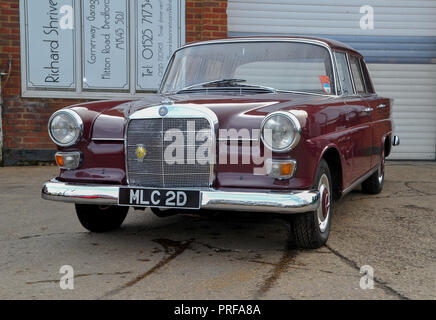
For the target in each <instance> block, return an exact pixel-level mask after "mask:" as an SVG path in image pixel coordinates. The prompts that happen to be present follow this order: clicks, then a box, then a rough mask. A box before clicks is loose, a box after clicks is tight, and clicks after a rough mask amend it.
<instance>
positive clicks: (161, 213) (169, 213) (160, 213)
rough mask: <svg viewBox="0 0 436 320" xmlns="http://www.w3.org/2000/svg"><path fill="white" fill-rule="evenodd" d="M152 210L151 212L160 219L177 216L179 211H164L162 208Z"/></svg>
mask: <svg viewBox="0 0 436 320" xmlns="http://www.w3.org/2000/svg"><path fill="white" fill-rule="evenodd" d="M150 210H151V212H153V213H154V215H155V216H156V217H159V218H167V217H171V216H175V215H177V210H174V209H166V210H162V209H160V208H150Z"/></svg>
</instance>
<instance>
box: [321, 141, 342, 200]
mask: <svg viewBox="0 0 436 320" xmlns="http://www.w3.org/2000/svg"><path fill="white" fill-rule="evenodd" d="M321 159H324V161H325V162H327V165H328V166H329V170H330V176H331V179H332V185H333V198H334V199H335V200H337V199H339V198H340V197H341V195H342V185H343V171H342V162H341V155H340V153H339V151H338V149H337V148H336V146H334V145H332V146H327V147H326V148H325V149H324V151H323V152H322V154H321V157H320V160H319V161H321ZM318 163H319V162H318Z"/></svg>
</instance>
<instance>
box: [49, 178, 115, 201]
mask: <svg viewBox="0 0 436 320" xmlns="http://www.w3.org/2000/svg"><path fill="white" fill-rule="evenodd" d="M41 197H42V198H43V199H45V200H53V201H61V202H70V203H83V204H101V205H117V204H118V197H119V187H117V186H105V185H75V184H68V183H64V182H60V181H57V180H55V179H52V180H50V181H48V182H46V183H45V184H44V185H43V187H42V191H41Z"/></svg>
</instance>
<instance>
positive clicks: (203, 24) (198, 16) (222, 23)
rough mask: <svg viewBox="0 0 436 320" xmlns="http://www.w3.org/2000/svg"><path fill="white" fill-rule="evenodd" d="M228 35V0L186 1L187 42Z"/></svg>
mask: <svg viewBox="0 0 436 320" xmlns="http://www.w3.org/2000/svg"><path fill="white" fill-rule="evenodd" d="M226 37H227V0H213V1H212V0H209V1H208V0H187V1H186V42H187V43H189V42H196V41H202V40H212V39H219V38H226Z"/></svg>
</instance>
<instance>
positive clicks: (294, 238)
mask: <svg viewBox="0 0 436 320" xmlns="http://www.w3.org/2000/svg"><path fill="white" fill-rule="evenodd" d="M321 179H322V181H323V182H321ZM326 179H327V181H328V185H327V186H326V185H325V184H324V183H325V181H326ZM320 183H321V185H322V186H324V187H321V189H322V190H320V188H319V186H320ZM313 188H314V189H318V190H320V191H321V196H320V198H321V199H320V201H321V204H320V209H319V210H321V211H319V210H317V211H312V212H306V213H301V214H296V215H291V216H290V217H289V219H288V221H289V232H290V242H291V243H290V245H291V246H293V247H297V248H303V249H317V248H320V247H322V246H323V245H324V244H325V243H326V242H327V239H328V237H329V234H330V221H331V216H332V207H331V204H332V201H333V194H332V193H333V192H332V190H333V185H332V179H331V175H330V170H329V167H328V165H327V162H325V160H324V159H322V160H321V162H320V164H319V167H318V170H317V174H316V177H315V183H314V186H313ZM324 189H327V191H326V192H327V193H325V192H324ZM325 199H328V203H327V202H325V203H324V205H323V202H324V201H327V200H325ZM323 206H324V208H325V210H323ZM319 215H321V216H322V217H321V216H320V217H318V216H319ZM322 219H323V220H322Z"/></svg>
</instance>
